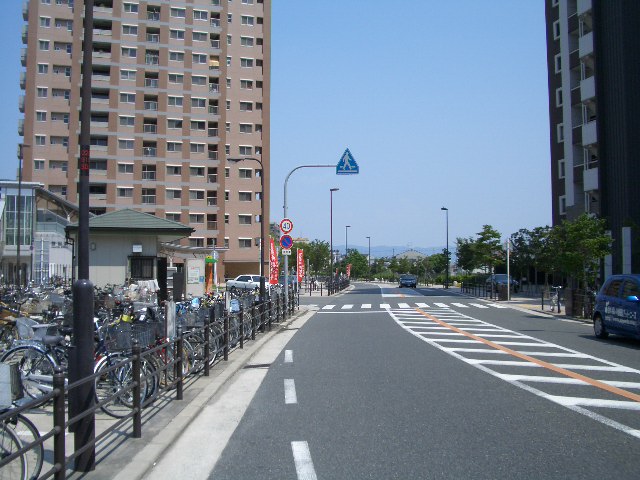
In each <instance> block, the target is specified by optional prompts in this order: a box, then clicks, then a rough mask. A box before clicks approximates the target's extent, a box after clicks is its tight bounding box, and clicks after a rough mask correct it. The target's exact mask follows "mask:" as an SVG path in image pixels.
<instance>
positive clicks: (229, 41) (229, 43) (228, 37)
mask: <svg viewBox="0 0 640 480" xmlns="http://www.w3.org/2000/svg"><path fill="white" fill-rule="evenodd" d="M232 38H233V37H232V36H231V35H227V45H231V40H232Z"/></svg>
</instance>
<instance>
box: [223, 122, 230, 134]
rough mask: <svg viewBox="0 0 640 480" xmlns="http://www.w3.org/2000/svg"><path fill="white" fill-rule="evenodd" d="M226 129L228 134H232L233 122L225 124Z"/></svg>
mask: <svg viewBox="0 0 640 480" xmlns="http://www.w3.org/2000/svg"><path fill="white" fill-rule="evenodd" d="M224 129H225V131H226V132H227V133H230V132H231V122H226V123H225V124H224Z"/></svg>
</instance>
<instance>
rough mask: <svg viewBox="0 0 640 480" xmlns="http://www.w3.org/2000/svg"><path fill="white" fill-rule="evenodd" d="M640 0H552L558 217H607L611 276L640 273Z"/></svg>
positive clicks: (555, 219)
mask: <svg viewBox="0 0 640 480" xmlns="http://www.w3.org/2000/svg"><path fill="white" fill-rule="evenodd" d="M638 19H640V2H639V1H637V0H615V1H611V0H546V26H547V29H546V30H547V66H548V84H549V120H550V144H551V192H552V199H553V203H552V205H553V211H552V218H553V224H554V225H556V224H558V223H560V222H561V221H562V220H565V219H567V220H571V219H575V218H576V217H578V216H579V215H581V214H582V213H588V214H591V215H595V216H598V217H602V218H604V219H606V220H607V222H608V225H609V228H610V231H611V236H612V238H613V254H612V255H611V257H610V258H607V259H606V261H605V265H604V274H605V275H609V274H611V273H625V272H632V271H633V272H636V273H638V272H640V189H639V188H638V185H640V157H639V156H638V152H640V134H638V132H640V116H639V115H638V112H639V111H640V88H638V79H639V78H640V29H638Z"/></svg>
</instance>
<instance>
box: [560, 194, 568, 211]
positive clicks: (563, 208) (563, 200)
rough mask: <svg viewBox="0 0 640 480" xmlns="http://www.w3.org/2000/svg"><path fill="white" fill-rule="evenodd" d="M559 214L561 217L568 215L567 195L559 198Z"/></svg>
mask: <svg viewBox="0 0 640 480" xmlns="http://www.w3.org/2000/svg"><path fill="white" fill-rule="evenodd" d="M558 213H560V215H566V213H567V197H566V196H565V195H561V196H559V197H558Z"/></svg>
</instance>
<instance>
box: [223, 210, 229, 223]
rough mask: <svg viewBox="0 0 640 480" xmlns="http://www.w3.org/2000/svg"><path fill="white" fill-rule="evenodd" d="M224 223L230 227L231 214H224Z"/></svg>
mask: <svg viewBox="0 0 640 480" xmlns="http://www.w3.org/2000/svg"><path fill="white" fill-rule="evenodd" d="M224 223H225V225H229V214H228V213H225V214H224Z"/></svg>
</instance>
